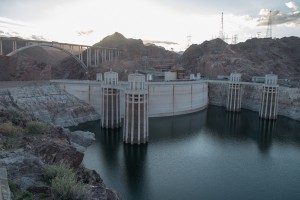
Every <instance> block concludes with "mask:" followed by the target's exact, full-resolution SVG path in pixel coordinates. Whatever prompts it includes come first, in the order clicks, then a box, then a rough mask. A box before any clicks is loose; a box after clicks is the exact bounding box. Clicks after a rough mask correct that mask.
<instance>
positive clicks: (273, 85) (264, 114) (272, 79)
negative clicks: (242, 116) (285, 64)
mask: <svg viewBox="0 0 300 200" xmlns="http://www.w3.org/2000/svg"><path fill="white" fill-rule="evenodd" d="M278 88H279V85H278V84H277V75H275V74H267V75H266V78H265V84H264V85H263V89H262V98H261V106H260V110H259V117H261V118H264V119H277V110H278Z"/></svg>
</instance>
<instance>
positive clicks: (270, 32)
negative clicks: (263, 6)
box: [266, 10, 272, 38]
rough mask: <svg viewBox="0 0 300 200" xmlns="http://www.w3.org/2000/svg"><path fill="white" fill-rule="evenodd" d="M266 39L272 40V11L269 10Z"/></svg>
mask: <svg viewBox="0 0 300 200" xmlns="http://www.w3.org/2000/svg"><path fill="white" fill-rule="evenodd" d="M266 38H272V11H271V10H270V13H269V20H268V27H267V33H266Z"/></svg>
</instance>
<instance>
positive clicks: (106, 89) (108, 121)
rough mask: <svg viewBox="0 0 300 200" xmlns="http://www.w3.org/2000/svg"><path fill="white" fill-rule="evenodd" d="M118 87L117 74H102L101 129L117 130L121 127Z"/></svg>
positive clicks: (111, 72)
mask: <svg viewBox="0 0 300 200" xmlns="http://www.w3.org/2000/svg"><path fill="white" fill-rule="evenodd" d="M117 86H118V73H117V72H113V71H112V70H110V71H109V72H105V73H104V83H103V85H101V89H102V104H101V105H102V106H101V108H102V109H101V127H102V128H119V127H120V126H121V114H120V90H119V89H117Z"/></svg>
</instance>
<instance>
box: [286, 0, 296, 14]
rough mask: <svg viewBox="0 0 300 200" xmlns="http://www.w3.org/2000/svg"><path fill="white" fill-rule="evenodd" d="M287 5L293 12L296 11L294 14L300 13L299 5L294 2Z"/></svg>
mask: <svg viewBox="0 0 300 200" xmlns="http://www.w3.org/2000/svg"><path fill="white" fill-rule="evenodd" d="M285 5H286V6H287V7H288V8H290V9H292V11H294V12H297V11H299V10H298V6H297V4H296V3H295V2H293V1H290V2H287V3H285Z"/></svg>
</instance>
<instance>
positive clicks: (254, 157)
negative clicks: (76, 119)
mask: <svg viewBox="0 0 300 200" xmlns="http://www.w3.org/2000/svg"><path fill="white" fill-rule="evenodd" d="M75 129H80V130H89V131H92V132H94V133H95V134H96V142H95V143H94V144H92V145H91V146H90V147H89V148H88V149H87V151H86V153H85V157H84V164H85V166H86V167H88V168H90V169H95V170H96V171H97V172H98V173H99V174H100V175H101V177H102V178H103V180H104V182H105V183H106V185H107V187H110V188H113V189H115V190H116V191H117V192H118V193H119V194H120V196H121V199H126V200H135V199H136V200H144V199H149V200H150V199H151V200H168V199H170V200H185V199H203V200H210V199H211V200H215V199H216V200H217V199H218V200H219V199H230V200H235V199H243V200H250V199H251V200H252V199H253V200H257V199H264V200H265V199H272V200H276V199H278V200H279V199H280V200H281V199H282V200H289V199H291V200H292V199H293V200H294V199H295V200H296V199H300V123H299V122H297V121H294V120H290V119H287V118H284V117H280V116H279V117H278V119H277V120H276V121H265V120H261V119H259V117H258V113H256V112H252V111H249V110H242V112H241V113H239V114H232V113H228V112H226V111H225V109H224V108H221V107H216V106H209V107H208V108H207V109H205V110H203V111H201V112H197V113H193V114H189V115H183V116H176V117H163V118H151V119H150V120H149V141H150V142H149V144H147V145H141V146H137V145H134V146H131V145H126V144H123V142H122V130H121V129H119V130H115V131H112V130H108V131H107V130H103V129H101V128H100V122H99V121H96V122H89V123H85V124H81V125H79V126H77V127H75ZM73 130H74V128H73Z"/></svg>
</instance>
